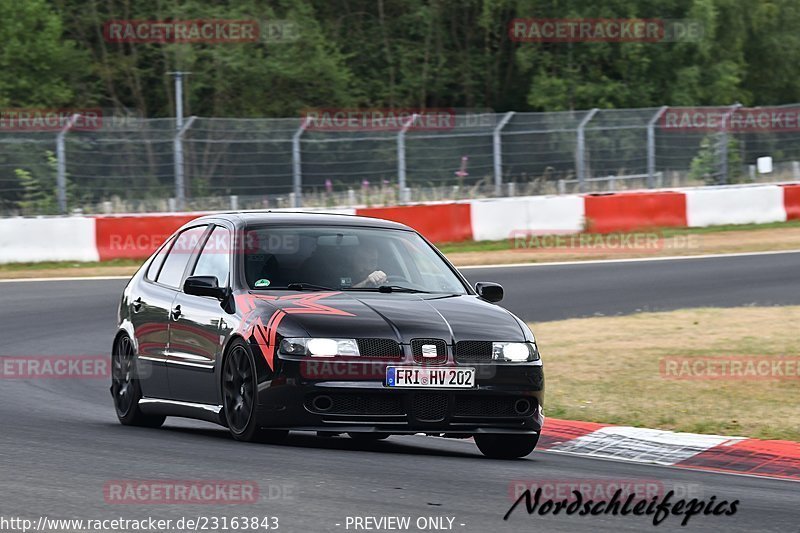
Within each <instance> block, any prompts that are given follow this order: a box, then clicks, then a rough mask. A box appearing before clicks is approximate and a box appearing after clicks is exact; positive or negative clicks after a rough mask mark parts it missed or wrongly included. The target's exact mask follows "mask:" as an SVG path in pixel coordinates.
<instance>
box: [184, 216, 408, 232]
mask: <svg viewBox="0 0 800 533" xmlns="http://www.w3.org/2000/svg"><path fill="white" fill-rule="evenodd" d="M206 219H208V220H211V219H217V220H219V219H223V220H229V221H230V222H232V223H233V224H236V225H237V226H240V227H250V226H258V225H261V224H276V225H291V224H297V225H304V226H358V227H365V228H383V229H400V230H406V231H414V230H413V229H412V228H410V227H408V226H406V225H405V224H401V223H399V222H393V221H391V220H384V219H381V218H372V217H364V216H358V215H349V214H337V213H319V212H308V211H244V212H229V213H216V214H213V215H206V216H204V217H200V218H198V219H196V220H193V221H192V222H195V223H196V222H200V221H203V220H206Z"/></svg>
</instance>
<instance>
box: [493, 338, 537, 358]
mask: <svg viewBox="0 0 800 533" xmlns="http://www.w3.org/2000/svg"><path fill="white" fill-rule="evenodd" d="M492 360H494V361H499V362H503V363H529V362H531V361H538V360H539V350H538V349H537V348H536V344H535V343H532V342H493V343H492Z"/></svg>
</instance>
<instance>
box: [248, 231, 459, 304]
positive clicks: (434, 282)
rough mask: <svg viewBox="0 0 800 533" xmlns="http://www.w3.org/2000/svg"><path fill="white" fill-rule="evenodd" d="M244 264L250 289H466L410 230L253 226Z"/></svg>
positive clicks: (383, 290)
mask: <svg viewBox="0 0 800 533" xmlns="http://www.w3.org/2000/svg"><path fill="white" fill-rule="evenodd" d="M244 242H245V246H244V250H243V254H244V269H245V277H246V279H247V283H248V285H249V286H250V288H252V289H256V290H269V289H286V288H292V289H298V290H326V289H331V290H337V291H339V290H343V291H381V292H418V293H448V294H466V289H465V287H464V285H463V284H462V282H461V280H460V279H459V278H458V276H456V274H455V273H454V272H453V271H452V270H451V269H450V267H449V266H448V265H447V264H446V263H445V262H444V261H443V260H442V259H441V257H439V255H438V254H437V253H436V252H435V251H434V249H433V248H432V247H431V246H430V245H429V244H428V243H427V242H425V240H424V239H422V237H420V236H419V235H418V234H417V233H415V232H413V231H405V230H393V229H381V228H356V227H344V226H333V227H311V226H303V227H274V226H269V227H253V228H248V229H247V230H246V232H245V240H244Z"/></svg>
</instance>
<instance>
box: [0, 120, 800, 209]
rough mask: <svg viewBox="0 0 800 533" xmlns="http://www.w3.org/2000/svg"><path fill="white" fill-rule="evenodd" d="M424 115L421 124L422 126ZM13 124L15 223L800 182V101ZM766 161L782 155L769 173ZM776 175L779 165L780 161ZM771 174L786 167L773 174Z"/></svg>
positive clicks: (1, 134)
mask: <svg viewBox="0 0 800 533" xmlns="http://www.w3.org/2000/svg"><path fill="white" fill-rule="evenodd" d="M415 116H416V115H415ZM308 126H309V124H308V121H307V117H305V118H287V119H230V118H203V117H190V118H188V119H186V120H185V121H184V123H183V125H182V127H181V128H178V127H177V123H176V121H175V120H174V119H142V118H129V117H127V118H124V119H107V120H103V121H102V124H101V126H100V127H97V128H90V129H86V128H84V129H81V128H76V127H73V124H72V123H70V122H65V123H63V124H60V125H59V127H58V128H56V129H51V130H49V131H31V130H25V131H20V130H14V129H3V128H0V214H3V215H20V214H21V215H36V214H54V213H59V212H75V211H81V212H85V213H118V212H147V211H181V210H206V209H254V208H276V207H277V208H279V207H299V206H310V207H314V206H317V207H333V206H337V205H379V204H387V205H391V204H397V203H407V202H420V201H436V200H454V199H463V198H475V197H490V196H514V195H531V194H568V193H574V192H601V191H613V190H623V189H639V188H654V187H676V186H690V185H715V184H729V183H743V182H753V181H775V182H777V181H793V180H800V165H799V164H798V161H800V104H792V105H789V106H781V107H773V108H768V109H766V108H753V109H745V108H741V107H739V106H729V107H698V108H677V107H666V106H665V107H661V108H642V109H592V110H582V111H565V112H548V113H513V112H511V113H497V114H495V113H467V112H463V113H458V114H455V115H454V116H453V120H452V122H451V123H448V125H447V127H444V128H432V129H430V128H417V127H414V125H413V124H412V123H411V122H409V123H408V124H405V125H404V124H400V127H398V128H384V129H369V130H367V129H362V130H359V129H353V128H351V127H348V128H343V129H341V130H337V129H336V128H326V129H320V128H312V127H308ZM760 158H770V159H769V161H767V160H764V159H762V161H761V164H759V165H757V162H758V160H759V159H760ZM767 163H770V164H769V165H767ZM770 167H771V169H770Z"/></svg>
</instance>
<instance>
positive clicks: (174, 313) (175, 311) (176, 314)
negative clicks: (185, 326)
mask: <svg viewBox="0 0 800 533" xmlns="http://www.w3.org/2000/svg"><path fill="white" fill-rule="evenodd" d="M180 316H181V306H180V305H176V306H175V307H173V308H172V319H173V320H178V319H179V318H180Z"/></svg>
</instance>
